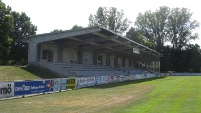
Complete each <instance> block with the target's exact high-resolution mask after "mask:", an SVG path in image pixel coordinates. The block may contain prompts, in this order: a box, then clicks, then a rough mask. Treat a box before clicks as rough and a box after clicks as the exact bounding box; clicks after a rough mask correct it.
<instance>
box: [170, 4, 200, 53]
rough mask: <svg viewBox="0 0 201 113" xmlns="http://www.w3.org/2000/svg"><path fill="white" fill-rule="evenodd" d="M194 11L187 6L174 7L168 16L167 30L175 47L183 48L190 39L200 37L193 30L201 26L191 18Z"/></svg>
mask: <svg viewBox="0 0 201 113" xmlns="http://www.w3.org/2000/svg"><path fill="white" fill-rule="evenodd" d="M191 16H192V13H190V10H189V9H187V8H181V9H180V8H173V9H172V10H171V15H169V17H168V23H167V26H168V27H167V32H168V38H169V40H170V41H171V43H172V45H173V48H174V49H182V48H183V47H185V46H187V44H188V42H189V41H190V40H194V39H196V38H198V35H197V33H195V34H193V33H192V32H193V30H194V29H196V28H197V27H199V24H198V22H197V21H196V20H191Z"/></svg>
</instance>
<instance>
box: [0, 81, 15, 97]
mask: <svg viewBox="0 0 201 113" xmlns="http://www.w3.org/2000/svg"><path fill="white" fill-rule="evenodd" d="M12 96H14V82H0V98H7V97H12Z"/></svg>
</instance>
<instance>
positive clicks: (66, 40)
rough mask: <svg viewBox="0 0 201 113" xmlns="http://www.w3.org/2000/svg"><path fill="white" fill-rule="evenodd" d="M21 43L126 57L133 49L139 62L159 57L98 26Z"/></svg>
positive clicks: (60, 32) (25, 40)
mask: <svg viewBox="0 0 201 113" xmlns="http://www.w3.org/2000/svg"><path fill="white" fill-rule="evenodd" d="M21 42H25V43H36V44H38V43H43V42H54V43H59V44H60V43H63V44H65V46H69V47H73V48H82V50H93V51H96V50H97V51H99V52H106V53H113V54H117V55H127V56H133V55H134V54H135V53H133V52H134V49H135V48H137V51H139V53H138V54H139V55H136V54H135V58H137V59H140V60H143V59H146V60H147V59H150V60H151V59H152V60H153V59H155V58H157V59H158V57H160V55H161V54H160V53H159V52H156V51H155V50H152V49H150V48H148V47H146V46H143V45H141V44H139V43H137V42H135V41H133V40H130V39H128V38H126V37H124V36H120V35H118V34H116V33H114V32H113V31H111V30H108V29H105V28H103V27H100V26H97V27H86V28H81V29H76V30H66V31H59V32H53V33H45V34H39V35H34V36H31V37H28V38H26V39H23V40H21ZM135 50H136V49H135Z"/></svg>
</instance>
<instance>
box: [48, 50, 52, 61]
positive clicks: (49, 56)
mask: <svg viewBox="0 0 201 113" xmlns="http://www.w3.org/2000/svg"><path fill="white" fill-rule="evenodd" d="M48 62H53V51H48Z"/></svg>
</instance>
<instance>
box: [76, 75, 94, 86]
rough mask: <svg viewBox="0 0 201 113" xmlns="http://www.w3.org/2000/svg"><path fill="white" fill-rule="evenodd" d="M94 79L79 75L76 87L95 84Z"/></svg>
mask: <svg viewBox="0 0 201 113" xmlns="http://www.w3.org/2000/svg"><path fill="white" fill-rule="evenodd" d="M95 84H96V80H95V77H81V78H77V82H76V88H82V87H88V86H95Z"/></svg>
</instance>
